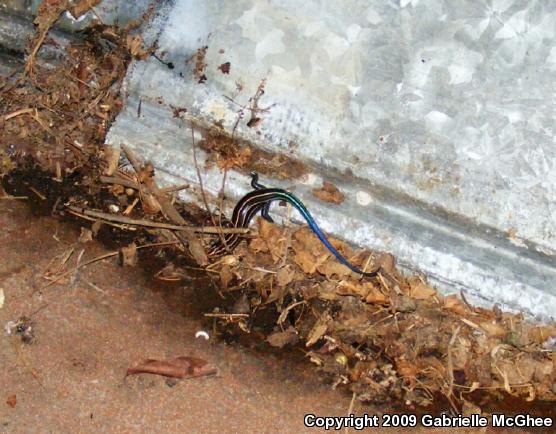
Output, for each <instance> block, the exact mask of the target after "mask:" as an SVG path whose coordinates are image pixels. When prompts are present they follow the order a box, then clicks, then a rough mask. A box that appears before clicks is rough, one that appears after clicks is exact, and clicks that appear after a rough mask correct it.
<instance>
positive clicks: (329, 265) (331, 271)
mask: <svg viewBox="0 0 556 434" xmlns="http://www.w3.org/2000/svg"><path fill="white" fill-rule="evenodd" d="M317 271H318V272H319V273H321V274H324V275H325V276H326V278H327V279H330V278H331V277H332V276H334V275H336V276H338V277H339V278H340V279H341V278H343V277H347V276H349V275H350V274H351V270H350V269H349V268H348V267H346V266H345V265H344V264H342V263H341V262H339V261H338V260H336V258H331V259H329V260H328V261H326V262H325V263H324V264H322V265H319V266H318V267H317Z"/></svg>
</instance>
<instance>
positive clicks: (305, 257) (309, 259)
mask: <svg viewBox="0 0 556 434" xmlns="http://www.w3.org/2000/svg"><path fill="white" fill-rule="evenodd" d="M293 261H294V262H295V263H296V264H297V265H299V267H300V268H301V269H302V270H303V271H304V272H305V273H306V274H313V273H314V272H315V271H317V259H316V258H315V257H314V256H313V255H311V254H310V253H309V252H308V251H307V250H299V251H296V253H295V255H294V257H293Z"/></svg>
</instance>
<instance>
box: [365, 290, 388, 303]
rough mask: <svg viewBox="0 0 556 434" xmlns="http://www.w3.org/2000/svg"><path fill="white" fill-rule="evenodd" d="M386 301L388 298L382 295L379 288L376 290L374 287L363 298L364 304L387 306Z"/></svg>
mask: <svg viewBox="0 0 556 434" xmlns="http://www.w3.org/2000/svg"><path fill="white" fill-rule="evenodd" d="M388 301H389V300H388V297H386V295H385V294H383V293H382V291H381V290H380V288H377V287H376V286H372V287H371V289H370V291H369V292H368V293H367V295H366V296H365V303H370V304H387V303H388Z"/></svg>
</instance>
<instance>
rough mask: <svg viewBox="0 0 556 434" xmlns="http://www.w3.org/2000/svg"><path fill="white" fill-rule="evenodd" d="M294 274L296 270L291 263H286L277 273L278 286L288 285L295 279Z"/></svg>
mask: <svg viewBox="0 0 556 434" xmlns="http://www.w3.org/2000/svg"><path fill="white" fill-rule="evenodd" d="M294 276H295V273H294V271H293V270H292V269H291V267H290V266H289V265H286V266H285V267H282V268H280V270H279V271H278V273H277V274H276V282H277V283H278V286H281V287H283V286H286V285H288V284H289V283H290V282H291V281H292V280H293V278H294Z"/></svg>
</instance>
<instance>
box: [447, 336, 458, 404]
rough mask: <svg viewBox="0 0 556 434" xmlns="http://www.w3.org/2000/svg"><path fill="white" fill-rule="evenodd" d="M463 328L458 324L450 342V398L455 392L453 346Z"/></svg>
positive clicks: (448, 367)
mask: <svg viewBox="0 0 556 434" xmlns="http://www.w3.org/2000/svg"><path fill="white" fill-rule="evenodd" d="M460 329H461V325H458V326H457V328H456V329H455V330H454V333H453V334H452V337H451V339H450V342H449V343H448V366H447V369H448V378H449V380H450V385H449V388H448V393H447V394H446V396H447V398H448V399H450V397H451V396H452V394H453V393H454V362H453V360H452V347H453V346H454V343H455V342H456V338H457V337H458V334H459V331H460Z"/></svg>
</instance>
